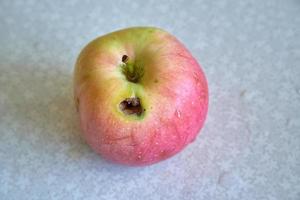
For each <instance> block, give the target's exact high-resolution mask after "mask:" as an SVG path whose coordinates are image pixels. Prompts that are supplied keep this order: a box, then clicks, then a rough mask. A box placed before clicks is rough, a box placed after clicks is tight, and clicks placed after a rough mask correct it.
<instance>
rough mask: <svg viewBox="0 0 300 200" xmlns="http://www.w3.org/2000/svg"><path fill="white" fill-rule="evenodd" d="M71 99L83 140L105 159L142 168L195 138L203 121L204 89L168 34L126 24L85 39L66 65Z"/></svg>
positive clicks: (184, 53)
mask: <svg viewBox="0 0 300 200" xmlns="http://www.w3.org/2000/svg"><path fill="white" fill-rule="evenodd" d="M74 96H75V101H76V106H77V109H78V112H79V116H80V126H81V129H82V132H83V136H84V138H85V140H86V141H87V143H88V144H89V145H90V146H91V147H92V149H94V150H95V151H96V152H97V153H99V154H100V155H102V157H103V158H105V159H108V160H110V161H113V162H116V163H119V164H125V165H131V166H144V165H149V164H153V163H156V162H159V161H162V160H165V159H167V158H169V157H171V156H173V155H175V154H176V153H178V152H179V151H181V150H182V149H183V148H184V147H185V146H187V145H188V144H189V143H191V142H192V141H194V140H195V138H196V136H197V135H198V133H199V131H200V129H201V128H202V126H203V123H204V121H205V118H206V114H207V109H208V86H207V81H206V78H205V75H204V73H203V71H202V69H201V68H200V65H199V64H198V63H197V61H196V60H195V58H194V57H193V56H192V55H191V53H190V52H189V51H188V50H187V49H186V47H185V46H184V45H183V44H182V43H181V42H179V41H178V40H177V39H176V38H175V37H174V36H172V35H171V34H169V33H167V32H166V31H164V30H162V29H159V28H154V27H133V28H127V29H123V30H119V31H116V32H112V33H109V34H107V35H104V36H102V37H99V38H97V39H95V40H93V41H92V42H90V43H89V44H88V45H87V46H86V47H85V48H84V49H83V50H82V52H81V53H80V55H79V57H78V59H77V62H76V66H75V70H74Z"/></svg>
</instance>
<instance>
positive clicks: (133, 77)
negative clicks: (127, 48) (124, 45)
mask: <svg viewBox="0 0 300 200" xmlns="http://www.w3.org/2000/svg"><path fill="white" fill-rule="evenodd" d="M122 62H123V63H124V64H122V73H123V74H124V75H125V76H126V79H127V80H128V81H130V82H133V83H137V82H139V81H140V79H141V78H142V77H143V75H144V68H143V67H142V66H141V65H137V63H133V62H130V60H129V57H128V56H127V55H123V56H122Z"/></svg>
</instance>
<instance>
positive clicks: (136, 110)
mask: <svg viewBox="0 0 300 200" xmlns="http://www.w3.org/2000/svg"><path fill="white" fill-rule="evenodd" d="M119 107H120V109H121V111H122V112H123V113H124V114H125V115H137V116H141V114H142V113H143V111H145V109H143V108H142V105H141V101H140V98H138V97H131V98H126V99H125V100H123V101H122V102H121V103H120V105H119Z"/></svg>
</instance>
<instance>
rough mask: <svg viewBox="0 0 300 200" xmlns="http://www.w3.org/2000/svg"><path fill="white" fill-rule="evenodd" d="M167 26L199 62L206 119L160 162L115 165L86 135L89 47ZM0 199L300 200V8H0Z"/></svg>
mask: <svg viewBox="0 0 300 200" xmlns="http://www.w3.org/2000/svg"><path fill="white" fill-rule="evenodd" d="M136 25H148V26H150V25H151V26H158V27H162V28H164V29H166V30H168V31H169V32H171V33H173V34H174V35H176V36H177V37H178V38H179V39H180V40H181V41H182V42H183V43H185V44H186V46H187V47H188V48H189V49H190V51H191V52H192V53H193V55H194V56H195V57H196V58H197V59H198V60H199V61H200V63H201V65H202V67H203V69H204V71H205V72H206V75H207V78H208V81H209V87H210V107H209V115H208V118H207V121H206V124H205V127H204V129H203V130H202V132H201V134H200V135H199V137H198V138H197V140H196V141H195V142H194V143H193V144H191V145H190V146H188V148H186V149H185V150H184V151H183V152H181V153H180V154H178V155H177V156H175V157H173V158H171V159H169V160H167V161H164V162H162V163H159V164H156V165H153V166H149V167H143V168H129V167H122V166H117V165H113V164H110V163H107V162H106V161H104V160H103V159H101V157H99V156H98V155H96V154H95V153H94V152H93V151H92V150H91V149H90V148H89V147H88V146H87V144H86V143H85V142H84V141H83V139H82V138H81V137H80V130H79V127H78V123H77V122H78V121H77V120H78V118H77V117H78V116H77V114H76V111H75V108H74V104H73V101H72V70H73V65H74V62H75V59H76V57H77V55H78V53H79V52H80V50H81V49H82V47H83V46H84V45H85V44H86V43H87V42H89V41H90V40H92V39H94V38H95V37H97V36H99V35H102V34H104V33H107V32H110V31H113V30H116V29H120V28H124V27H127V26H136ZM0 199H1V200H2V199H3V200H6V199H9V200H10V199H13V200H14V199H16V200H19V199H30V200H34V199H38V200H43V199H105V200H106V199H107V200H113V199H122V200H123V199H143V200H150V199H153V200H159V199H162V200H164V199H172V200H201V199H205V200H210V199H211V200H219V199H220V200H221V199H243V200H253V199H268V200H274V199H278V200H299V199H300V1H299V0H265V1H260V0H256V1H255V0H243V1H234V0H232V1H231V0H228V1H210V0H207V1H196V0H195V1H192V0H182V1H163V0H162V1H153V0H150V1H131V0H126V1H96V0H95V1H69V0H67V1H58V0H52V1H38V0H24V1H17V0H12V1H9V0H1V1H0Z"/></svg>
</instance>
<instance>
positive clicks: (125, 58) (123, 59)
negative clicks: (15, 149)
mask: <svg viewBox="0 0 300 200" xmlns="http://www.w3.org/2000/svg"><path fill="white" fill-rule="evenodd" d="M128 58H129V57H128V56H127V55H123V56H122V62H123V63H126V62H127V61H128Z"/></svg>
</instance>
